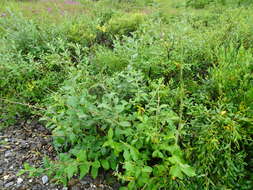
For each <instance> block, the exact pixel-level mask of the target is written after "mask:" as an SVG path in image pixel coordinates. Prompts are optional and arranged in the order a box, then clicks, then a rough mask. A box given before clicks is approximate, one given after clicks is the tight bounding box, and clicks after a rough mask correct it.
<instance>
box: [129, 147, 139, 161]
mask: <svg viewBox="0 0 253 190" xmlns="http://www.w3.org/2000/svg"><path fill="white" fill-rule="evenodd" d="M130 155H131V157H132V159H133V160H134V161H137V160H138V150H137V149H135V148H133V147H132V148H130Z"/></svg>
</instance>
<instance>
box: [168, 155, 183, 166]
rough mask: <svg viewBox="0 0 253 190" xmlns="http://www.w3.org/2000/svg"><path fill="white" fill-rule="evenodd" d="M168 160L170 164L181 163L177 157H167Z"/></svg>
mask: <svg viewBox="0 0 253 190" xmlns="http://www.w3.org/2000/svg"><path fill="white" fill-rule="evenodd" d="M168 160H169V161H170V162H171V163H172V164H181V163H182V159H181V158H180V157H178V156H175V155H173V156H172V157H169V158H168Z"/></svg>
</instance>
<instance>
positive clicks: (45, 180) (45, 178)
mask: <svg viewBox="0 0 253 190" xmlns="http://www.w3.org/2000/svg"><path fill="white" fill-rule="evenodd" d="M41 179H42V183H43V184H46V183H47V182H48V177H47V176H46V175H44V176H43V177H42V178H41Z"/></svg>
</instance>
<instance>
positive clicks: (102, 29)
mask: <svg viewBox="0 0 253 190" xmlns="http://www.w3.org/2000/svg"><path fill="white" fill-rule="evenodd" d="M97 29H98V30H100V31H102V32H106V27H105V26H97Z"/></svg>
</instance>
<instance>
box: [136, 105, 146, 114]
mask: <svg viewBox="0 0 253 190" xmlns="http://www.w3.org/2000/svg"><path fill="white" fill-rule="evenodd" d="M136 107H137V109H138V114H139V115H142V114H143V113H144V112H145V109H144V108H143V107H141V106H139V105H137V106H136Z"/></svg>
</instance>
